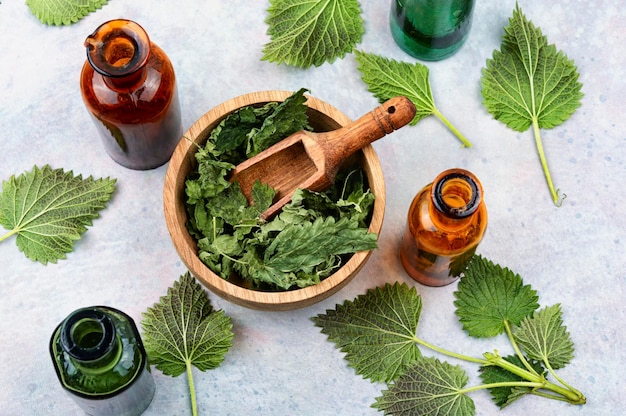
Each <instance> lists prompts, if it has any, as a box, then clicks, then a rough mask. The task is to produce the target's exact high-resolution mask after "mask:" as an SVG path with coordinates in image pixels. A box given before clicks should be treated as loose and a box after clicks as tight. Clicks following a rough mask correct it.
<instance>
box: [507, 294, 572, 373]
mask: <svg viewBox="0 0 626 416" xmlns="http://www.w3.org/2000/svg"><path fill="white" fill-rule="evenodd" d="M561 315H562V313H561V305H559V304H556V305H554V306H549V307H545V308H543V309H541V310H539V311H538V312H535V313H534V314H533V316H532V317H528V318H526V319H524V320H523V321H522V323H521V324H520V326H519V328H518V329H517V331H515V333H514V335H515V340H516V341H517V342H518V344H519V345H520V346H521V347H522V348H523V349H524V351H525V352H526V354H527V355H528V356H529V357H530V358H532V359H535V360H540V361H542V362H544V363H545V364H546V365H547V366H549V368H551V369H555V370H556V369H559V368H563V367H565V366H566V365H567V364H569V362H570V361H571V360H572V358H574V343H573V342H572V340H571V338H570V334H569V332H567V327H565V326H564V325H563V319H562V317H561Z"/></svg>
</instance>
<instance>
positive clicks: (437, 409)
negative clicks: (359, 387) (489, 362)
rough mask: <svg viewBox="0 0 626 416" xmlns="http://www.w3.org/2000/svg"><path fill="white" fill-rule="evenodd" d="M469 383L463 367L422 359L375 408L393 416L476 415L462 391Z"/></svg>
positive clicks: (436, 360) (396, 382) (388, 391)
mask: <svg viewBox="0 0 626 416" xmlns="http://www.w3.org/2000/svg"><path fill="white" fill-rule="evenodd" d="M467 382H468V377H467V375H466V374H465V371H463V369H461V367H459V366H453V365H451V364H449V363H447V362H442V361H439V360H438V359H436V358H432V357H428V358H426V357H425V358H421V359H419V360H417V361H416V362H415V363H414V364H413V365H412V366H411V367H410V368H409V369H408V370H407V371H406V373H404V374H402V375H401V376H400V377H399V378H398V379H397V380H395V381H394V382H392V383H391V384H390V385H389V389H388V390H384V391H383V392H382V394H383V395H382V396H381V397H378V398H376V403H374V404H373V405H372V407H374V408H376V409H378V410H380V411H383V412H384V413H385V415H391V414H392V415H394V416H410V415H420V416H443V415H456V416H472V415H474V414H476V408H475V406H474V401H473V400H472V399H471V398H470V397H468V396H467V395H465V394H464V392H463V391H462V389H463V388H464V387H465V386H466V385H467Z"/></svg>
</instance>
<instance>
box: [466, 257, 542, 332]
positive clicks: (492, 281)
mask: <svg viewBox="0 0 626 416" xmlns="http://www.w3.org/2000/svg"><path fill="white" fill-rule="evenodd" d="M454 295H455V297H456V300H455V301H454V305H455V306H456V314H457V316H458V317H459V321H460V322H461V323H462V324H463V329H464V330H466V331H467V333H468V334H469V335H471V336H474V337H485V338H488V337H493V336H496V335H498V334H501V333H502V332H504V330H505V325H506V323H507V322H508V323H510V324H513V325H519V323H520V322H521V321H522V319H524V318H526V317H527V316H529V315H531V314H532V313H533V312H534V311H535V310H536V309H537V308H538V307H539V303H538V302H537V301H538V297H537V293H536V291H534V290H533V289H531V287H530V285H524V282H523V281H522V278H521V277H520V276H519V275H518V274H516V273H513V272H512V271H511V270H509V269H507V268H503V267H501V266H499V265H497V264H494V263H493V262H491V261H489V260H487V259H485V258H483V257H481V256H480V255H476V256H474V257H473V258H472V260H471V261H470V263H469V264H468V266H467V269H466V271H465V275H464V276H463V277H462V278H461V280H460V282H459V285H458V288H457V291H456V292H454Z"/></svg>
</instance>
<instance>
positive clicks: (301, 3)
mask: <svg viewBox="0 0 626 416" xmlns="http://www.w3.org/2000/svg"><path fill="white" fill-rule="evenodd" d="M267 11H268V17H267V19H266V20H265V22H266V23H267V24H268V26H269V27H268V30H267V34H268V35H269V36H270V42H269V43H267V44H266V45H265V46H264V47H263V58H262V59H263V60H265V61H269V62H274V63H278V64H280V63H285V64H287V65H293V66H298V67H301V68H308V67H310V66H320V65H322V64H324V63H325V62H330V63H332V62H333V61H334V60H335V59H337V58H343V57H344V56H345V55H346V54H347V53H351V52H352V51H353V50H354V47H355V45H357V44H358V43H360V42H361V39H362V36H363V33H365V28H364V26H363V18H362V17H361V6H360V3H359V2H358V0H270V6H269V8H268V10H267Z"/></svg>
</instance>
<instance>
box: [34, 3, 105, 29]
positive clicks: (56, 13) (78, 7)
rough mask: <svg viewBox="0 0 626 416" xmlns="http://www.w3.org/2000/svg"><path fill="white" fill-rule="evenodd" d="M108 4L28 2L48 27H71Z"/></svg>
mask: <svg viewBox="0 0 626 416" xmlns="http://www.w3.org/2000/svg"><path fill="white" fill-rule="evenodd" d="M107 3H108V0H54V1H53V0H26V5H27V6H28V7H29V9H30V11H31V13H32V14H34V15H35V16H36V17H37V19H39V20H40V21H41V23H44V24H46V25H55V26H62V25H71V24H72V23H76V22H78V21H79V20H80V19H82V18H83V17H85V16H87V15H88V14H89V13H91V12H94V11H96V10H98V9H99V8H101V7H102V6H104V5H105V4H107Z"/></svg>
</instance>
